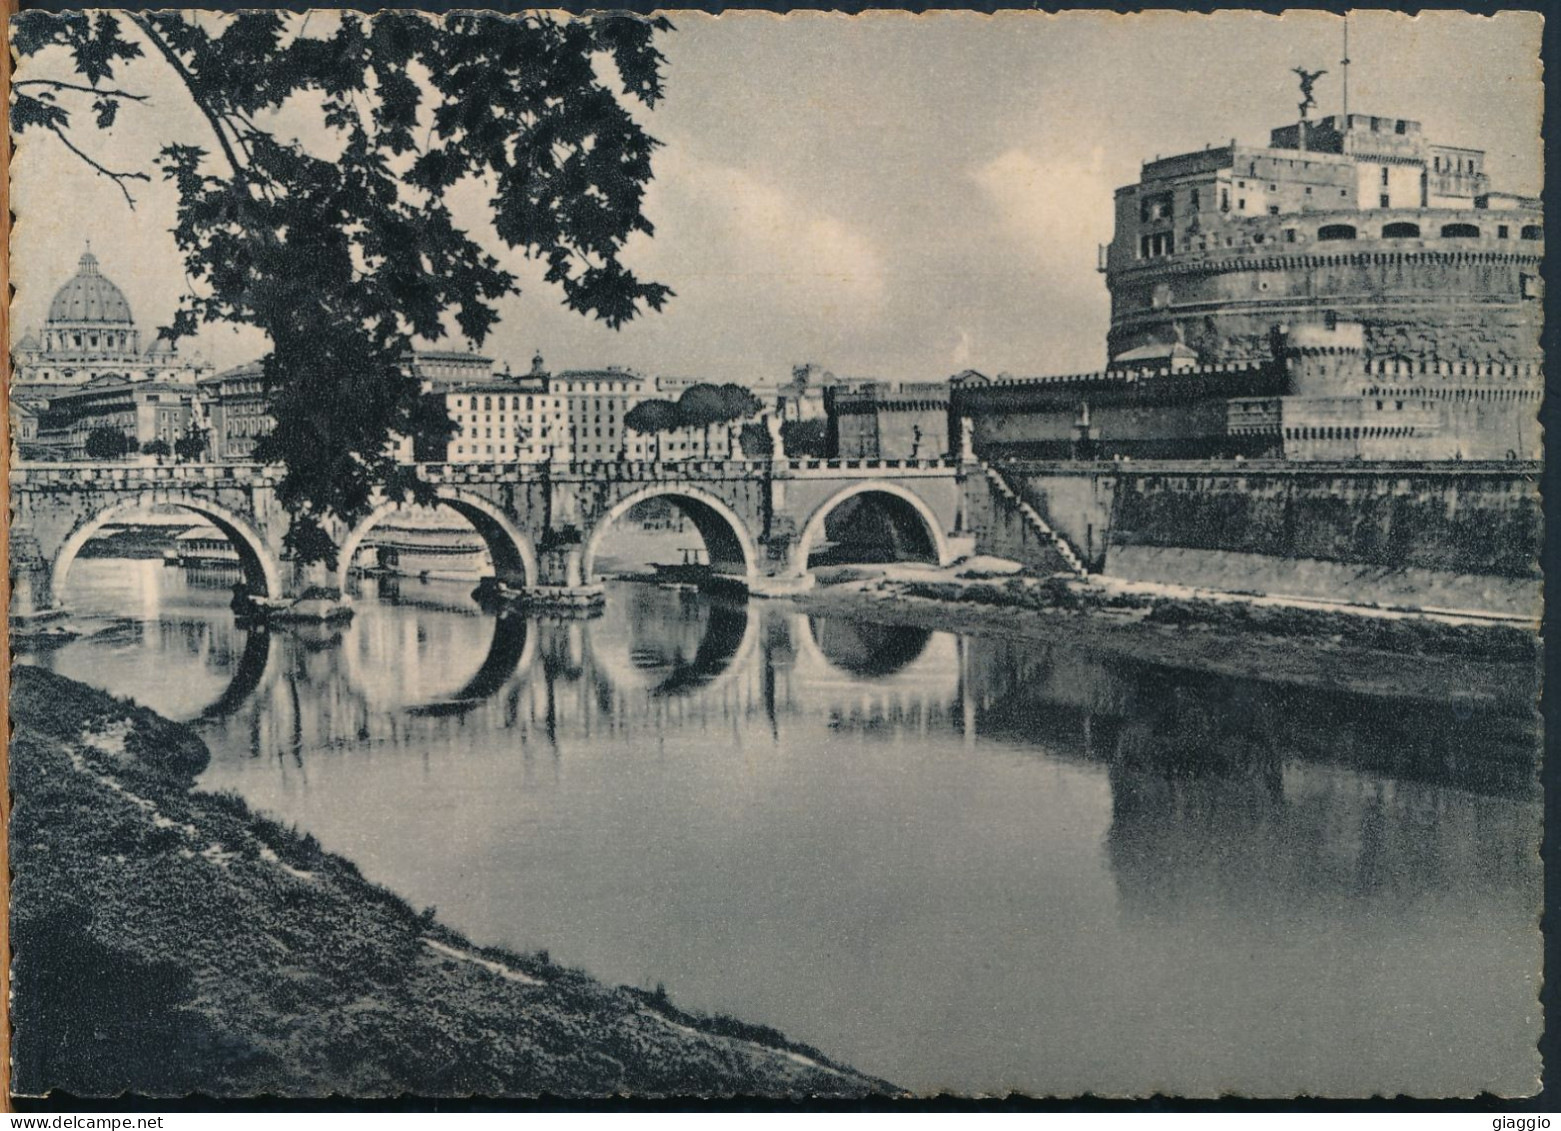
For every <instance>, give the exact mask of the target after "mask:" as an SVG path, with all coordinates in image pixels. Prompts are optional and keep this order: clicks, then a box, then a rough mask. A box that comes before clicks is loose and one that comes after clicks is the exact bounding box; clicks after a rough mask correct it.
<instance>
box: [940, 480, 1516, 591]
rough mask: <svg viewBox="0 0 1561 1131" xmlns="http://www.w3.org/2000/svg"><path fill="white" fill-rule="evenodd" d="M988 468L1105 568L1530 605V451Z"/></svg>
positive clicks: (1290, 587) (1250, 587) (986, 547)
mask: <svg viewBox="0 0 1561 1131" xmlns="http://www.w3.org/2000/svg"><path fill="white" fill-rule="evenodd" d="M1002 471H1003V474H1004V476H1005V478H1006V479H1007V481H1008V483H1009V485H1010V486H1011V487H1012V488H1013V489H1014V490H1015V491H1017V492H1018V493H1019V494H1020V495H1021V496H1022V497H1023V498H1024V499H1025V500H1026V501H1027V502H1029V503H1030V505H1031V506H1032V507H1034V508H1035V509H1036V510H1037V511H1038V512H1039V513H1040V514H1042V515H1043V516H1045V518H1046V521H1047V522H1048V523H1050V525H1051V526H1052V527H1053V528H1054V529H1055V530H1057V531H1058V532H1059V533H1060V534H1062V535H1063V536H1064V537H1065V538H1067V539H1068V541H1069V542H1070V543H1071V544H1072V545H1073V546H1074V548H1075V549H1076V550H1077V551H1078V552H1079V554H1080V556H1081V557H1082V558H1083V559H1084V560H1085V562H1086V563H1087V564H1088V566H1089V568H1090V569H1091V570H1092V571H1097V572H1100V573H1103V574H1106V575H1107V576H1115V577H1123V578H1128V579H1131V580H1135V581H1157V582H1164V583H1167V584H1176V585H1194V586H1203V587H1208V588H1216V589H1232V590H1237V589H1239V590H1243V591H1251V592H1261V593H1273V594H1280V595H1293V596H1304V597H1317V598H1324V599H1338V600H1348V601H1355V602H1360V603H1370V602H1376V603H1378V604H1394V605H1409V606H1418V607H1438V608H1469V609H1480V610H1486V611H1491V612H1503V613H1537V611H1538V608H1539V600H1540V577H1541V574H1540V569H1539V560H1538V553H1539V542H1540V533H1541V511H1540V499H1539V491H1538V473H1539V469H1538V467H1537V465H1534V464H1530V463H1516V462H1514V463H1479V464H1477V463H1442V464H1377V465H1369V464H1332V465H1317V464H1308V465H1299V466H1298V465H1294V464H1288V465H1287V464H1271V465H1258V464H1256V463H1253V462H1249V463H1236V462H1214V461H1209V462H1202V463H1191V462H1183V463H1175V464H1171V463H1160V464H1152V465H1151V464H1136V465H1131V466H1129V465H1124V464H1121V463H1116V464H1099V463H1097V464H1086V463H1065V462H1056V463H1041V462H1031V463H1020V462H1015V463H1008V464H1004V465H1003V467H1002ZM969 483H970V484H971V486H972V488H974V489H981V488H985V486H986V484H985V482H984V480H980V479H978V478H977V477H974V476H972V477H971V478H970V480H969ZM971 513H972V514H973V515H974V513H975V508H974V506H973V507H972V508H971ZM976 533H977V536H978V548H979V549H980V550H981V551H982V552H984V553H994V554H1000V555H1002V556H1005V557H1019V555H1017V554H1013V553H1005V552H1004V551H1005V550H1011V549H1016V548H1023V547H1022V546H1016V545H1013V544H1006V545H1004V544H1000V543H999V541H998V540H991V541H988V542H986V543H982V542H981V540H980V536H981V533H982V532H981V531H980V530H979V529H977V530H976ZM1020 560H1026V561H1029V560H1032V559H1029V558H1020ZM1037 564H1040V563H1039V562H1037Z"/></svg>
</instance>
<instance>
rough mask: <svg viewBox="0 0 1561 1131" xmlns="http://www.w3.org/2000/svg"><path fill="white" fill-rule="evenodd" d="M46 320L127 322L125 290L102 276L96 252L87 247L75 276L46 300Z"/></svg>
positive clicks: (113, 323)
mask: <svg viewBox="0 0 1561 1131" xmlns="http://www.w3.org/2000/svg"><path fill="white" fill-rule="evenodd" d="M49 321H50V322H51V323H58V322H63V323H70V324H81V323H99V324H104V325H115V326H127V325H130V324H131V322H132V319H131V317H130V304H129V303H128V302H127V301H125V296H124V293H123V292H122V291H120V289H119V288H118V287H116V286H115V285H114V284H113V283H111V282H109V281H108V279H106V278H104V276H103V273H102V272H101V271H99V270H98V259H97V256H95V255H93V254H92V252H90V251H88V252H86V253H85V254H84V255H82V257H81V262H80V263H79V264H78V265H77V268H76V275H75V277H74V278H72V279H71V281H70V282H68V283H66V284H65V285H64V286H63V287H61V288H60V289H59V290H58V291H56V292H55V295H54V301H53V302H52V303H50V304H49Z"/></svg>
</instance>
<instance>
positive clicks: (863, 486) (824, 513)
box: [794, 479, 953, 576]
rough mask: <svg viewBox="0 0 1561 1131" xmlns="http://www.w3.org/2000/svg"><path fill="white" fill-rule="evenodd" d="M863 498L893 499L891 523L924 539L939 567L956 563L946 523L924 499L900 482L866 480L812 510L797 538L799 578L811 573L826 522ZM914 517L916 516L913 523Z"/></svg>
mask: <svg viewBox="0 0 1561 1131" xmlns="http://www.w3.org/2000/svg"><path fill="white" fill-rule="evenodd" d="M861 495H878V496H882V497H885V498H887V499H889V500H893V502H892V503H891V505H892V506H894V507H895V512H894V513H891V516H890V518H891V521H893V522H894V523H895V525H896V526H897V527H900V528H902V530H904V529H906V528H908V529H909V530H912V531H914V532H915V533H917V534H919V535H921V536H923V537H925V538H926V541H927V546H928V550H929V553H930V555H931V556H932V557H933V558H934V559H935V560H936V564H937V565H947V564H948V563H949V562H950V561H952V560H953V554H952V553H951V552H950V550H949V543H948V538H947V536H946V535H945V534H944V533H943V523H942V522H941V521H940V520H939V518H938V516H937V513H936V512H935V511H933V509H932V508H931V507H930V506H928V505H927V503H926V501H925V500H924V499H922V498H921V497H920V496H919V495H917V494H916V493H915V492H913V491H909V490H907V489H906V488H904V487H901V486H900V485H899V484H897V483H890V482H888V481H887V480H884V479H867V480H864V481H862V482H861V483H853V484H851V485H850V486H849V487H843V488H841V489H840V490H839V491H836V492H835V493H834V494H833V495H831V496H830V497H829V498H827V499H825V500H824V501H823V502H822V503H820V504H819V505H818V506H817V507H815V508H813V513H812V514H811V515H809V516H808V520H807V522H806V523H804V524H803V527H802V534H801V536H800V537H799V538H798V539H797V550H796V556H795V558H794V565H795V572H796V573H797V574H798V575H799V576H801V575H804V574H806V573H807V572H808V558H809V557H811V556H812V554H813V548H814V547H815V546H816V545H818V543H819V541H820V540H821V539H822V538H823V537H824V523H825V522H827V521H828V519H829V516H830V515H831V514H833V513H834V512H835V511H836V510H837V509H839V507H840V506H841V505H842V504H843V503H846V502H849V501H850V500H852V499H854V498H856V497H858V496H861ZM911 516H914V520H912V518H911Z"/></svg>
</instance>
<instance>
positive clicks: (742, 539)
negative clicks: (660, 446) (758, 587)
mask: <svg viewBox="0 0 1561 1131" xmlns="http://www.w3.org/2000/svg"><path fill="white" fill-rule="evenodd" d="M647 499H666V500H667V501H669V502H670V503H672V504H673V505H674V506H676V507H677V508H678V510H680V511H682V512H683V514H685V515H687V516H688V519H689V521H690V522H692V523H693V524H694V528H695V529H696V530H698V531H699V536H700V537H701V538H702V539H704V542H705V548H706V549H707V550H708V551H709V554H710V562H711V565H712V567H713V568H716V569H717V572H723V571H721V570H720V568H719V566H720V565H726V566H735V565H737V564H738V563H739V562H740V563H741V570H742V573H741V574H740V576H741V577H743V578H745V579H751V578H753V577H755V576H756V575H757V574H758V572H759V545H758V543H757V542H755V541H754V537H753V534H752V533H750V532H749V530H748V526H747V524H746V523H745V522H743V520H742V517H741V516H740V515H739V514H738V513H737V512H736V511H734V510H733V509H732V508H731V507H729V506H728V505H727V504H726V503H724V502H722V501H721V500H720V499H719V498H717V497H716V496H715V495H712V494H711V493H710V492H708V491H704V490H701V489H700V488H698V487H690V486H687V485H685V484H666V485H659V484H658V485H653V486H650V487H643V488H641V489H640V490H638V491H635V492H634V493H633V494H630V495H627V496H625V497H624V498H622V499H620V500H619V501H618V502H617V503H616V504H614V505H613V507H612V508H611V509H610V510H608V512H607V513H606V514H604V515H602V517H601V518H600V519H598V520H597V522H596V525H595V526H594V527H593V528H592V530H591V536H590V537H589V538H587V539H586V543H585V553H584V556H583V558H582V561H581V563H580V575H581V580H582V581H584V583H585V584H587V585H590V584H593V583H594V582H595V580H596V552H597V550H598V548H599V547H600V545H601V540H602V538H603V536H604V535H606V533H607V531H609V530H610V529H612V524H613V523H615V522H617V521H618V519H620V518H622V517H623V516H624V515H625V514H627V513H628V512H629V511H630V510H632V509H633V508H634V507H636V506H638V505H639V504H640V503H643V502H645V501H646V500H647ZM724 572H728V573H730V572H731V570H730V569H728V570H726V571H724Z"/></svg>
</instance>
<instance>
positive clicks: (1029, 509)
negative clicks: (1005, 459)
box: [981, 460, 1089, 577]
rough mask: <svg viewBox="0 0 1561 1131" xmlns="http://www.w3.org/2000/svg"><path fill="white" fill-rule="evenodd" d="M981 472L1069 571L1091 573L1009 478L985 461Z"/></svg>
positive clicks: (1081, 575)
mask: <svg viewBox="0 0 1561 1131" xmlns="http://www.w3.org/2000/svg"><path fill="white" fill-rule="evenodd" d="M981 471H982V473H983V474H984V475H985V476H986V480H987V483H989V484H990V485H991V488H992V491H993V492H994V493H995V494H996V495H997V496H998V497H999V498H1002V499H1006V500H1007V501H1008V502H1009V503H1011V504H1012V505H1013V508H1014V509H1015V510H1016V511H1017V512H1018V513H1019V514H1020V515H1021V516H1022V517H1023V519H1024V521H1025V523H1026V524H1027V525H1028V526H1029V527H1030V529H1031V530H1032V531H1034V532H1035V533H1036V534H1037V535H1039V536H1040V537H1041V538H1042V539H1043V540H1044V541H1046V542H1047V543H1049V544H1050V545H1051V547H1052V549H1054V550H1055V551H1056V552H1057V556H1058V557H1059V558H1061V559H1062V560H1063V561H1064V562H1065V563H1067V566H1068V569H1069V570H1071V571H1072V572H1073V573H1076V574H1078V575H1079V576H1080V577H1083V576H1084V575H1085V574H1087V573H1088V572H1089V570H1088V569H1087V568H1086V567H1085V565H1084V562H1083V560H1082V559H1081V558H1080V557H1079V555H1078V554H1077V553H1076V552H1074V549H1073V547H1072V546H1071V545H1069V543H1068V540H1067V539H1066V538H1064V537H1063V536H1062V535H1061V534H1059V533H1057V531H1056V530H1054V529H1052V525H1051V523H1049V522H1047V521H1046V519H1045V518H1044V517H1043V516H1042V515H1041V512H1040V511H1038V510H1036V509H1035V508H1034V507H1033V506H1031V505H1030V504H1029V503H1028V502H1027V501H1026V500H1025V498H1024V496H1023V495H1021V494H1020V493H1019V492H1018V491H1015V490H1014V489H1013V487H1012V486H1010V485H1009V482H1008V478H1007V477H1006V476H1005V475H1004V474H1003V473H1002V472H1001V471H999V470H998V469H997V468H996V467H994V466H992V465H991V464H989V463H987V462H985V461H984V460H983V461H981Z"/></svg>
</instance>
